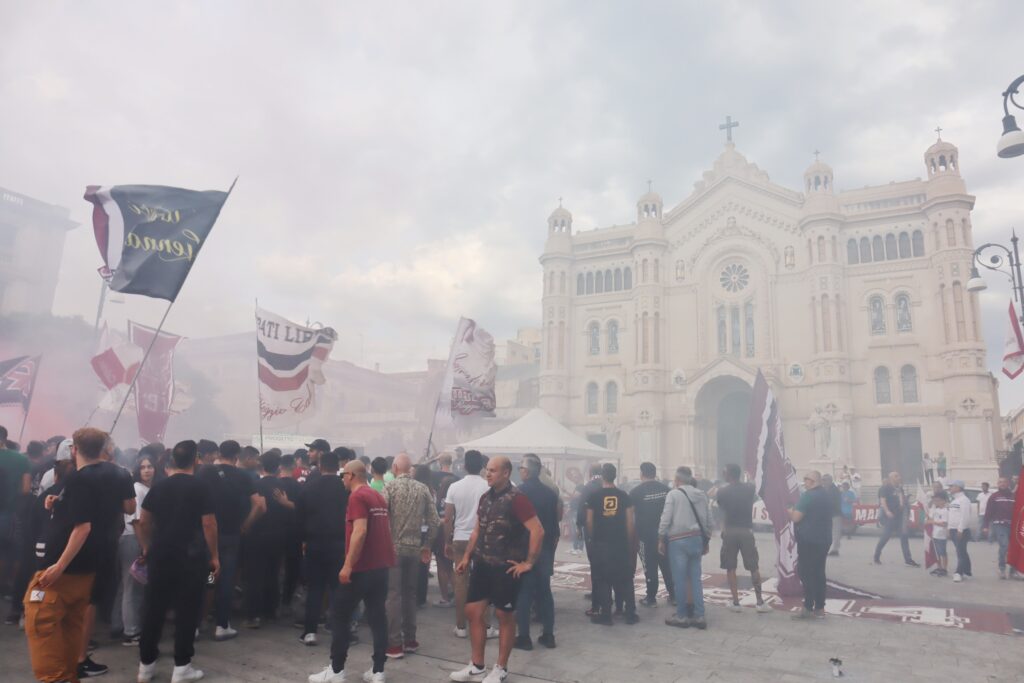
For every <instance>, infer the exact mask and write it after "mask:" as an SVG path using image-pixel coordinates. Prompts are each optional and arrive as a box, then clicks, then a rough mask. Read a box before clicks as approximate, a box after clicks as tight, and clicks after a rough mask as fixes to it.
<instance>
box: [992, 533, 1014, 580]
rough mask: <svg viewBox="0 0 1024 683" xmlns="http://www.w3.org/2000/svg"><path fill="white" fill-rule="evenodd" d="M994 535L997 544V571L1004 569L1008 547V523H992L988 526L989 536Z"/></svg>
mask: <svg viewBox="0 0 1024 683" xmlns="http://www.w3.org/2000/svg"><path fill="white" fill-rule="evenodd" d="M992 536H994V537H995V539H996V543H998V544H999V571H1004V570H1005V569H1006V552H1007V550H1009V548H1010V525H1009V524H993V525H992V526H990V527H989V537H992Z"/></svg>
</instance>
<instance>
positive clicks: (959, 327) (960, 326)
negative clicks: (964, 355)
mask: <svg viewBox="0 0 1024 683" xmlns="http://www.w3.org/2000/svg"><path fill="white" fill-rule="evenodd" d="M953 315H955V316H956V340H957V341H958V342H962V341H967V317H966V315H965V314H964V289H963V287H961V286H960V283H959V282H954V283H953Z"/></svg>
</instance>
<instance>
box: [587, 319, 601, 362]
mask: <svg viewBox="0 0 1024 683" xmlns="http://www.w3.org/2000/svg"><path fill="white" fill-rule="evenodd" d="M587 340H588V343H587V350H588V352H589V353H590V355H591V356H596V355H597V354H599V353H601V326H600V325H598V324H597V323H596V322H593V323H590V324H589V325H587Z"/></svg>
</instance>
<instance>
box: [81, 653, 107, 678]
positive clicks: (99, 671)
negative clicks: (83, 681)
mask: <svg viewBox="0 0 1024 683" xmlns="http://www.w3.org/2000/svg"><path fill="white" fill-rule="evenodd" d="M108 671H110V667H109V666H107V665H105V664H97V663H96V662H94V661H92V657H86V658H85V661H82V662H79V663H78V677H79V678H93V677H95V676H102V675H103V674H105V673H107V672H108Z"/></svg>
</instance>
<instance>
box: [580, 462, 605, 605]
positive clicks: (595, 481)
mask: <svg viewBox="0 0 1024 683" xmlns="http://www.w3.org/2000/svg"><path fill="white" fill-rule="evenodd" d="M600 488H601V465H599V464H597V463H595V464H593V465H591V466H590V481H588V482H586V483H585V484H583V485H582V486H580V487H578V491H579V507H577V508H576V528H577V529H579V532H580V535H581V536H583V543H584V548H585V549H586V551H587V562H590V565H591V566H593V565H594V558H593V553H592V552H591V548H590V535H589V534H588V533H587V501H589V500H590V496H591V495H593V493H594V491H597V490H598V489H600ZM590 585H591V590H590V610H589V611H588V612H587V614H588V615H589V616H594V614H596V613H597V595H596V593H594V590H593V585H594V577H593V576H591V577H590Z"/></svg>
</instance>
